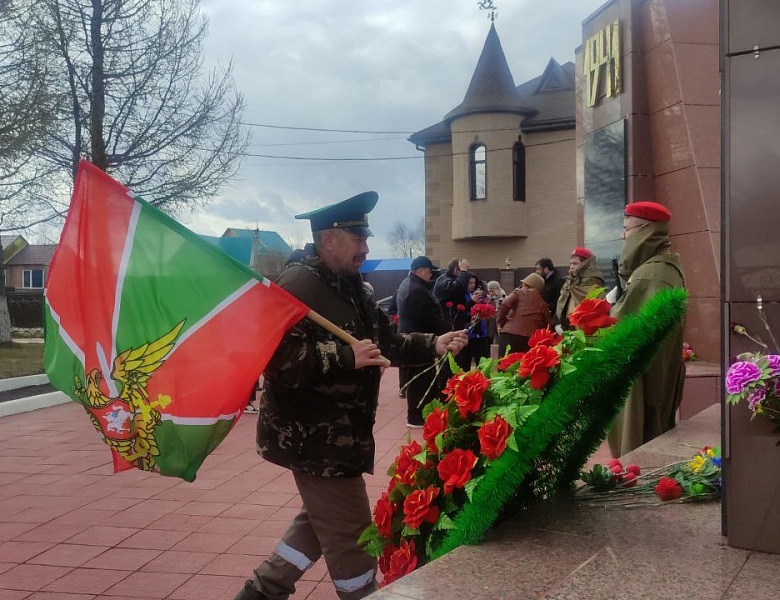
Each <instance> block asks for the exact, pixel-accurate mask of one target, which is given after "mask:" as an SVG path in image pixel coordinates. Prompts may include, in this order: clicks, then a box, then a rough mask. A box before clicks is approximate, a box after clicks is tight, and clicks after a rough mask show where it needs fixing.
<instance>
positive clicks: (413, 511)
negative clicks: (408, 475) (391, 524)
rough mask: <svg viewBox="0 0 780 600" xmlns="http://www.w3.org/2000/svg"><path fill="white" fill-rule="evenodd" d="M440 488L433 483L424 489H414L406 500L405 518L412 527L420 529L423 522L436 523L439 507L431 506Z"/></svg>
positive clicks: (405, 521)
mask: <svg viewBox="0 0 780 600" xmlns="http://www.w3.org/2000/svg"><path fill="white" fill-rule="evenodd" d="M438 495H439V488H435V487H433V486H432V485H430V486H428V487H427V488H426V489H424V490H414V491H413V492H412V493H411V494H409V495H408V496H407V497H406V500H404V515H405V516H404V519H403V522H404V523H406V524H407V525H408V526H409V528H410V529H419V528H420V525H422V524H423V523H435V522H436V521H437V520H438V518H439V507H438V506H431V505H432V504H433V501H434V500H435V499H436V496H438Z"/></svg>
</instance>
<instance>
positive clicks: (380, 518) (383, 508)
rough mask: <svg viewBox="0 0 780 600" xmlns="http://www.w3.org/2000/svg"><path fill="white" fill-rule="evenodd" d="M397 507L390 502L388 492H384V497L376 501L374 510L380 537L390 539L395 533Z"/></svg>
mask: <svg viewBox="0 0 780 600" xmlns="http://www.w3.org/2000/svg"><path fill="white" fill-rule="evenodd" d="M394 512H395V505H394V504H393V503H392V502H390V498H389V497H388V495H387V492H382V496H381V497H380V498H379V500H377V501H376V507H375V508H374V523H376V528H377V530H378V531H379V535H381V536H382V537H385V538H389V537H390V536H391V535H392V533H393V513H394Z"/></svg>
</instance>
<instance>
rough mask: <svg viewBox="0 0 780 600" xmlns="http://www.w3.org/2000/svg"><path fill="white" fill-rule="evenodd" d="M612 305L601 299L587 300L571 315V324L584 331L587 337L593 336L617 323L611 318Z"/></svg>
mask: <svg viewBox="0 0 780 600" xmlns="http://www.w3.org/2000/svg"><path fill="white" fill-rule="evenodd" d="M611 308H612V305H611V304H610V303H609V302H607V301H606V300H602V299H599V298H586V299H585V300H583V301H582V302H580V303H579V305H577V308H575V309H574V310H573V311H572V313H571V314H570V315H569V323H571V324H572V325H574V326H575V327H578V328H579V329H582V331H583V332H584V333H585V335H593V334H594V333H596V331H598V330H599V329H602V328H604V327H609V326H610V325H614V324H615V323H617V319H615V318H614V317H610V316H609V311H610V309H611Z"/></svg>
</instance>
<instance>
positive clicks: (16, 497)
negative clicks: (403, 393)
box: [0, 369, 604, 600]
mask: <svg viewBox="0 0 780 600" xmlns="http://www.w3.org/2000/svg"><path fill="white" fill-rule="evenodd" d="M256 420H257V416H256V414H245V415H244V416H243V417H242V418H241V419H240V421H239V423H238V424H237V426H236V428H235V429H234V431H232V432H231V433H230V435H229V436H228V437H227V438H226V439H225V441H224V442H223V443H222V444H221V445H220V446H219V448H217V450H216V451H215V452H214V453H213V454H212V455H210V456H209V457H208V459H207V460H206V462H205V463H204V464H203V466H202V467H201V469H200V471H199V473H198V477H197V479H196V481H194V482H192V483H187V482H184V481H181V480H178V479H174V478H166V477H161V476H159V475H154V474H148V473H143V472H141V471H136V470H133V471H127V472H123V473H119V474H113V473H112V472H111V460H110V454H109V451H108V449H107V447H106V446H105V445H104V444H103V443H102V442H101V441H100V440H99V438H98V436H97V434H96V432H95V431H94V429H93V428H92V426H91V425H90V423H89V421H88V419H87V417H86V415H85V413H84V411H83V409H82V408H81V407H79V406H78V405H76V404H65V405H60V406H54V407H50V408H45V409H41V410H36V411H32V412H27V413H20V414H16V415H11V416H7V417H3V418H0V600H23V599H24V600H98V599H101V600H102V599H105V600H109V599H110V600H128V599H130V598H134V599H145V598H150V599H151V598H159V599H162V598H165V599H169V600H205V599H208V600H231V599H232V598H233V596H234V595H235V593H236V592H237V591H238V590H239V589H240V588H241V586H242V585H243V582H244V580H245V579H246V578H247V576H248V575H249V574H250V573H251V571H252V569H253V568H254V567H255V566H256V565H257V564H258V563H259V562H261V561H262V560H263V558H264V557H266V556H267V555H268V554H269V553H270V551H271V549H272V548H273V546H274V545H275V543H276V541H277V540H278V538H279V536H280V535H281V534H282V532H283V531H284V530H285V528H286V527H287V525H288V523H289V521H290V520H291V519H292V517H293V516H294V515H295V514H296V513H297V511H298V508H299V506H300V504H299V500H298V497H297V494H296V490H295V485H294V483H293V480H292V477H291V476H290V473H289V472H288V471H287V470H285V469H282V468H280V467H277V466H275V465H272V464H270V463H267V462H265V461H263V460H261V459H260V458H259V457H258V456H257V454H256V453H255V450H254V434H255V421H256ZM375 435H376V444H377V454H376V469H375V474H374V475H370V476H367V477H366V482H367V485H368V490H369V495H370V497H371V498H372V502H373V501H374V500H375V499H377V498H378V497H379V495H380V494H381V492H382V491H384V490H385V489H386V487H387V475H386V473H387V469H388V467H389V465H390V463H391V462H392V461H393V459H394V457H395V455H396V452H397V449H398V447H399V445H400V444H402V443H406V440H407V436H408V432H407V428H406V406H405V401H404V400H403V399H400V398H399V397H398V376H397V372H396V370H395V369H390V370H388V372H387V373H385V376H384V377H383V380H382V386H381V391H380V402H379V409H378V412H377V422H376V426H375ZM412 435H413V437H415V438H416V439H418V440H419V439H420V438H421V433H420V431H419V430H416V431H413V432H412ZM602 454H604V453H603V452H602V451H600V452H599V453H598V454H597V455H596V456H597V457H601V455H602ZM293 598H294V599H295V600H304V599H306V600H336V598H337V596H336V593H335V590H334V588H333V585H332V584H331V582H330V579H329V577H328V574H327V570H326V568H325V565H324V562H323V561H322V560H320V561H319V562H318V563H317V564H316V565H315V566H314V567H313V568H312V569H311V570H309V571H308V572H307V573H305V574H304V576H303V579H302V580H301V581H300V583H299V585H298V586H297V590H296V593H295V595H294V596H293Z"/></svg>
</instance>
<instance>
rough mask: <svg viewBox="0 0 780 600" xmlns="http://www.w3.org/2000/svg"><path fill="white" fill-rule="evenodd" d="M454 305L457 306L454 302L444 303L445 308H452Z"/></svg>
mask: <svg viewBox="0 0 780 600" xmlns="http://www.w3.org/2000/svg"><path fill="white" fill-rule="evenodd" d="M453 306H455V303H454V302H445V303H444V308H452V307H453Z"/></svg>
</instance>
